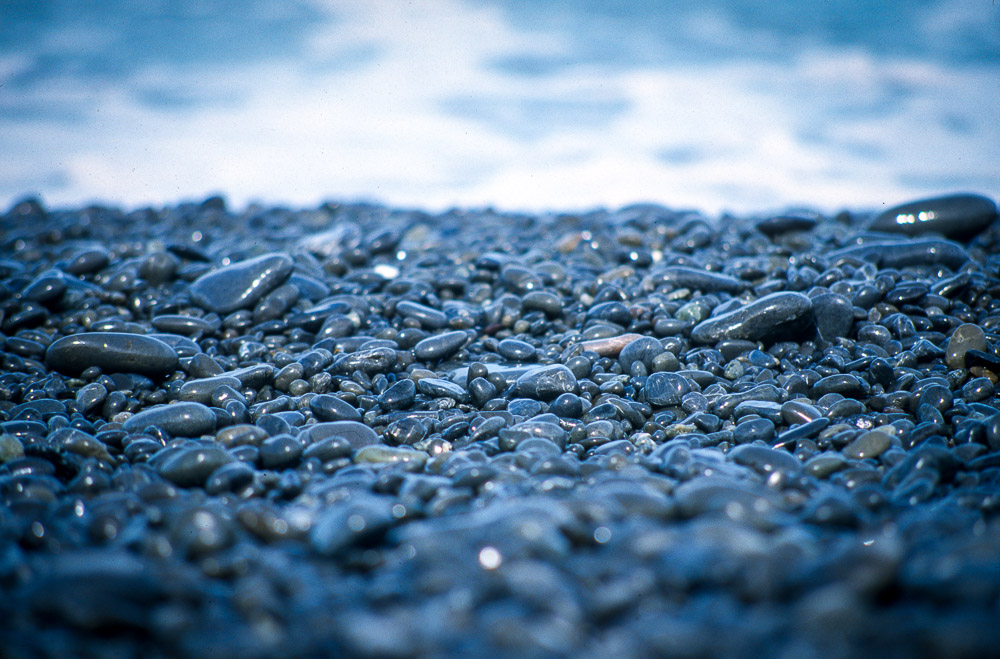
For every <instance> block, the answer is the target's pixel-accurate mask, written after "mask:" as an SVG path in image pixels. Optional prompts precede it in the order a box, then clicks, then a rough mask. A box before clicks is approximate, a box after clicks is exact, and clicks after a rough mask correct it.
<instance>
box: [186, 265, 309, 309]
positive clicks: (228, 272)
mask: <svg viewBox="0 0 1000 659" xmlns="http://www.w3.org/2000/svg"><path fill="white" fill-rule="evenodd" d="M292 265H293V264H292V259H291V258H290V257H289V256H287V255H286V254H265V255H263V256H258V257H257V258H253V259H247V260H246V261H240V262H239V263H233V264H232V265H228V266H226V267H224V268H219V269H218V270H213V271H212V272H208V273H205V274H204V275H202V276H201V277H198V278H197V279H196V280H195V281H194V283H193V284H191V288H190V289H189V292H190V295H191V301H192V302H194V303H195V304H197V305H198V306H199V307H201V308H202V309H205V310H206V311H214V312H216V313H218V314H228V313H231V312H233V311H236V310H237V309H249V308H251V307H253V306H254V305H255V304H257V302H259V301H260V300H261V298H263V297H264V296H265V295H267V294H268V293H270V292H271V291H273V290H274V289H275V288H277V287H278V286H280V285H281V284H283V283H284V282H285V280H286V279H288V277H289V275H291V274H292Z"/></svg>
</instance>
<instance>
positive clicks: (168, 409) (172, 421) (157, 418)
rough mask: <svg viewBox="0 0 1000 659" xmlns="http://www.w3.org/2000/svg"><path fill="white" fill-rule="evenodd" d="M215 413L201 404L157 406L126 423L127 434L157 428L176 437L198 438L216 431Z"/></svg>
mask: <svg viewBox="0 0 1000 659" xmlns="http://www.w3.org/2000/svg"><path fill="white" fill-rule="evenodd" d="M215 420H216V416H215V412H213V411H212V409H211V408H210V407H206V406H205V405H202V404H201V403H192V402H185V403H172V404H169V405H157V406H155V407H151V408H149V409H147V410H143V411H142V412H139V413H138V414H135V415H133V416H131V417H129V419H128V420H127V421H125V423H124V425H123V426H122V429H123V430H125V431H126V432H141V431H143V430H145V429H146V428H148V427H150V426H156V427H157V428H161V429H163V430H165V431H166V432H168V433H169V434H171V435H173V436H176V437H198V436H200V435H203V434H205V433H209V432H212V431H213V430H215Z"/></svg>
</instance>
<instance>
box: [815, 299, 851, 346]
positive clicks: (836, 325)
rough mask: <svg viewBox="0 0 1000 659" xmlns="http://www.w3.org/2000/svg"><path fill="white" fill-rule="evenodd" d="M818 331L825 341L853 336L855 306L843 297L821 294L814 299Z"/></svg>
mask: <svg viewBox="0 0 1000 659" xmlns="http://www.w3.org/2000/svg"><path fill="white" fill-rule="evenodd" d="M812 304H813V315H814V317H815V318H816V329H817V331H818V332H819V335H820V336H821V337H823V340H824V341H829V342H833V341H836V340H837V339H838V338H847V337H849V336H851V330H852V329H853V328H854V305H852V304H851V301H850V300H848V299H847V298H846V297H844V296H843V295H839V294H837V293H820V294H819V295H816V296H814V297H813V298H812Z"/></svg>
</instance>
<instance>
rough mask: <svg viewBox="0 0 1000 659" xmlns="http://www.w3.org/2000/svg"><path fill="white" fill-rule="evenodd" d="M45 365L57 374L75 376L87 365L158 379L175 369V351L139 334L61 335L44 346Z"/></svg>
mask: <svg viewBox="0 0 1000 659" xmlns="http://www.w3.org/2000/svg"><path fill="white" fill-rule="evenodd" d="M45 363H46V364H48V366H49V368H52V369H55V370H57V371H59V372H60V373H66V374H68V375H76V374H78V373H80V372H82V371H83V370H84V369H87V368H89V367H91V366H97V367H99V368H100V369H101V370H103V371H107V372H111V373H114V372H118V373H139V374H141V375H149V376H162V375H167V374H169V373H172V372H173V371H175V370H177V367H178V363H179V361H178V358H177V352H176V351H175V350H174V349H173V348H171V347H170V346H169V345H167V344H166V343H164V342H163V341H160V340H158V339H154V338H151V337H148V336H143V335H141V334H127V333H118V332H89V333H86V334H76V335H73V336H65V337H63V338H61V339H59V340H57V341H54V342H53V343H52V345H50V346H49V347H48V350H46V352H45Z"/></svg>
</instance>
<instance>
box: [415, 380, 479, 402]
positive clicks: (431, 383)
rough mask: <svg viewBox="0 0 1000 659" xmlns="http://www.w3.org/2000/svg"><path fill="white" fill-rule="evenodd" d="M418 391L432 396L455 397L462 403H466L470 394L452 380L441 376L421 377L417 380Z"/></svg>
mask: <svg viewBox="0 0 1000 659" xmlns="http://www.w3.org/2000/svg"><path fill="white" fill-rule="evenodd" d="M417 391H419V392H420V393H422V394H424V395H425V396H430V397H432V398H454V399H455V400H457V401H458V402H460V403H464V402H465V401H466V400H467V399H468V397H469V394H468V393H467V392H466V391H465V389H463V388H462V387H460V386H459V385H457V384H455V383H454V382H452V381H451V380H444V379H441V378H421V379H420V381H419V382H417Z"/></svg>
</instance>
